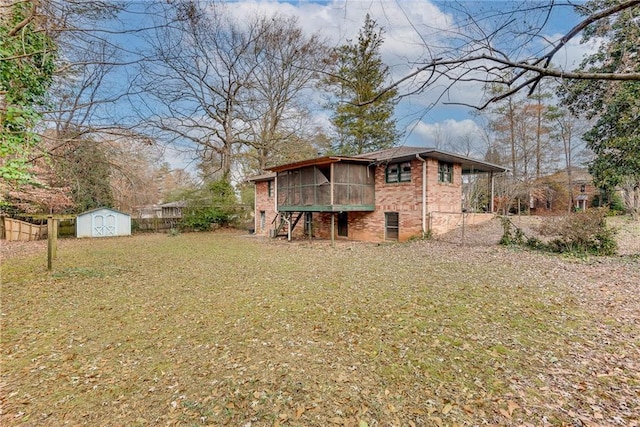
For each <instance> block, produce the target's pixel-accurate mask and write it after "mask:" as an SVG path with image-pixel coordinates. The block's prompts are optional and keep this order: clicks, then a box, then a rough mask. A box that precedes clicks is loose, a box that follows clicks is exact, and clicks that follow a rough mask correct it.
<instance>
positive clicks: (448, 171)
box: [438, 162, 453, 183]
mask: <svg viewBox="0 0 640 427" xmlns="http://www.w3.org/2000/svg"><path fill="white" fill-rule="evenodd" d="M438 182H448V183H452V182H453V165H452V164H451V163H446V162H438Z"/></svg>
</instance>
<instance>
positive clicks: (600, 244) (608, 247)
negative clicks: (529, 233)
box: [539, 208, 618, 255]
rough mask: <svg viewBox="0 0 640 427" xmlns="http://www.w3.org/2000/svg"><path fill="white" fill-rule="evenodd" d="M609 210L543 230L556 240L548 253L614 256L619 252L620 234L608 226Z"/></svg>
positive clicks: (548, 224)
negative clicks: (617, 235) (617, 238)
mask: <svg viewBox="0 0 640 427" xmlns="http://www.w3.org/2000/svg"><path fill="white" fill-rule="evenodd" d="M607 215H608V209H606V208H598V209H587V210H586V211H582V212H576V213H573V214H570V215H567V216H564V217H561V218H560V219H557V220H554V221H547V222H545V223H544V224H542V225H541V226H540V229H539V231H540V233H541V234H542V235H546V236H552V237H554V238H553V239H552V240H551V241H550V242H549V243H548V244H546V245H545V246H546V249H548V250H551V251H553V252H559V253H567V252H569V253H577V254H592V255H613V254H615V253H616V251H617V249H618V245H617V242H616V240H615V235H616V230H615V229H613V228H610V227H608V226H607V224H606V216H607Z"/></svg>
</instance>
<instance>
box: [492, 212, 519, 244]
mask: <svg viewBox="0 0 640 427" xmlns="http://www.w3.org/2000/svg"><path fill="white" fill-rule="evenodd" d="M500 221H501V222H502V237H501V238H500V242H498V243H499V244H501V245H503V246H509V245H522V244H523V243H524V240H525V235H524V233H523V232H522V230H521V229H519V228H518V227H516V226H515V225H514V224H513V223H512V222H511V220H510V219H509V218H508V217H506V216H503V217H500Z"/></svg>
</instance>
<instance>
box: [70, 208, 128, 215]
mask: <svg viewBox="0 0 640 427" xmlns="http://www.w3.org/2000/svg"><path fill="white" fill-rule="evenodd" d="M103 209H106V210H108V211H112V212H116V213H119V214H122V215H126V216H131V215H130V214H128V213H125V212H121V211H119V210H117V209H113V208H109V207H106V206H103V207H101V208H95V209H90V210H88V211H84V212H82V213H79V214H78V215H77V216H81V215H86V214H90V213H93V212H97V211H101V210H103Z"/></svg>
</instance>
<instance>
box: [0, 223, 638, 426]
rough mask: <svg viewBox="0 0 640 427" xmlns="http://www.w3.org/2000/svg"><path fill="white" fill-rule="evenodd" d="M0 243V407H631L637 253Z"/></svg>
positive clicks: (53, 417)
mask: <svg viewBox="0 0 640 427" xmlns="http://www.w3.org/2000/svg"><path fill="white" fill-rule="evenodd" d="M58 252H59V259H58V260H57V262H56V263H55V269H54V272H53V273H48V272H47V271H46V248H44V250H43V251H39V252H37V253H33V254H27V255H22V256H20V257H11V258H8V259H4V260H3V261H2V267H1V273H2V287H1V300H2V307H1V310H0V311H1V312H0V316H1V317H0V321H1V328H2V329H1V332H2V337H1V357H2V360H1V362H2V365H1V369H2V372H1V377H0V381H1V386H2V389H1V390H0V403H1V404H2V407H1V408H2V409H1V411H2V412H1V414H0V424H2V425H5V426H10V425H50V426H60V425H65V424H68V425H82V424H84V425H91V426H95V425H122V426H134V425H140V426H146V425H225V424H226V425H232V426H275V425H283V426H284V425H295V426H327V425H336V426H339V425H345V426H357V427H364V426H414V425H415V426H424V425H434V426H445V425H447V426H454V425H460V426H463V425H481V424H494V425H525V426H527V425H535V426H539V425H554V426H556V425H557V426H560V425H567V426H574V425H587V426H588V425H603V426H604V425H607V426H611V425H620V426H637V425H639V424H640V415H639V414H640V296H639V294H640V292H639V287H640V259H639V258H638V257H633V256H631V257H611V258H604V259H586V260H578V259H571V258H563V257H558V256H551V255H544V254H535V253H530V252H526V251H522V250H516V249H509V248H500V247H497V246H496V247H490V246H485V247H464V246H460V245H451V244H446V243H443V242H414V243H409V244H385V245H373V244H362V243H359V244H358V243H339V244H338V245H336V247H331V246H330V245H328V244H327V243H325V242H313V243H309V242H297V243H295V242H294V243H286V242H279V241H267V240H261V239H258V238H253V237H250V236H247V235H244V234H233V233H229V234H224V233H194V234H181V235H178V236H175V237H169V236H167V235H140V236H135V237H129V238H113V239H94V240H86V239H85V240H61V241H60V242H59V251H58Z"/></svg>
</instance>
